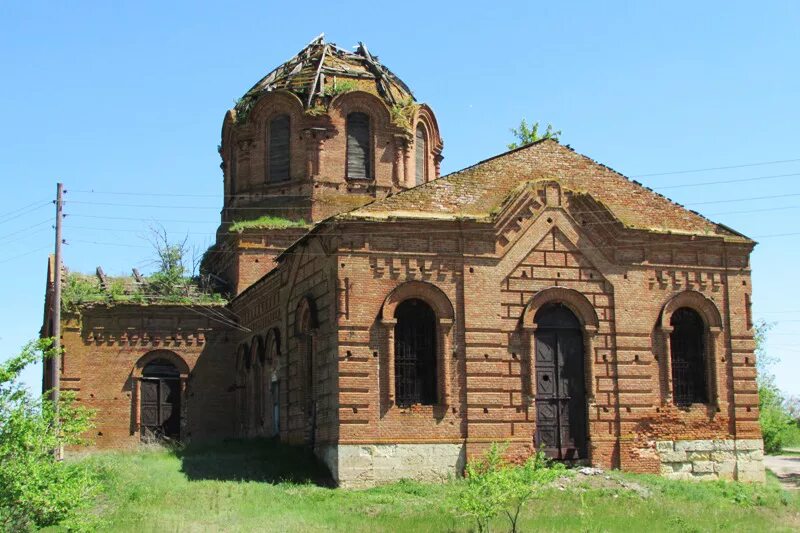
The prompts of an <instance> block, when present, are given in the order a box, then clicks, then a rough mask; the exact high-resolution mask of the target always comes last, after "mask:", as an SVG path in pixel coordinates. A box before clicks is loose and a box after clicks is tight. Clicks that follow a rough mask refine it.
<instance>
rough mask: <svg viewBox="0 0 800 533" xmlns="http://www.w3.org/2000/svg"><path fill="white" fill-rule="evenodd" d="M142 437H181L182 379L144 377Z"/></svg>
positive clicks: (142, 386) (142, 388) (142, 390)
mask: <svg viewBox="0 0 800 533" xmlns="http://www.w3.org/2000/svg"><path fill="white" fill-rule="evenodd" d="M140 391H141V396H142V399H141V422H142V438H143V439H144V440H147V439H150V438H161V437H169V438H173V439H178V438H180V419H181V415H180V410H181V408H180V402H181V400H180V395H181V391H180V381H179V380H177V379H161V378H142V383H141V387H140Z"/></svg>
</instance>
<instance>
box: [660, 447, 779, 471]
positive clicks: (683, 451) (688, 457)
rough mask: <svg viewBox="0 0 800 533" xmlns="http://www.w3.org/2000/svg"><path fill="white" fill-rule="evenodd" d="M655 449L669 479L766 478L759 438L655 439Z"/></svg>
mask: <svg viewBox="0 0 800 533" xmlns="http://www.w3.org/2000/svg"><path fill="white" fill-rule="evenodd" d="M656 451H657V452H658V457H659V459H660V461H661V474H662V475H663V476H665V477H667V478H670V479H692V480H694V479H697V480H702V479H730V480H738V481H748V482H763V481H764V479H765V473H764V443H763V441H761V440H760V439H740V440H675V441H672V440H665V441H658V442H656Z"/></svg>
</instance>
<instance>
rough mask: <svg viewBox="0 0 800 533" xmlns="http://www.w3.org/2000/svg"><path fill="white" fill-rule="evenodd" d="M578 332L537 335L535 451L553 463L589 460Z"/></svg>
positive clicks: (546, 332) (542, 333) (538, 332)
mask: <svg viewBox="0 0 800 533" xmlns="http://www.w3.org/2000/svg"><path fill="white" fill-rule="evenodd" d="M583 364H584V362H583V339H582V338H581V332H580V331H579V330H572V329H552V330H538V331H537V332H536V359H535V365H536V447H537V449H542V450H543V451H544V453H545V454H547V455H548V456H549V457H552V458H554V459H582V458H585V457H586V422H587V420H586V386H585V381H584V367H583Z"/></svg>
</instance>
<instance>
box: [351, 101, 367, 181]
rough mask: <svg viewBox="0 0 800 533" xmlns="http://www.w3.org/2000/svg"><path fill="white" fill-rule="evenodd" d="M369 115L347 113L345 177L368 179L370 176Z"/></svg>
mask: <svg viewBox="0 0 800 533" xmlns="http://www.w3.org/2000/svg"><path fill="white" fill-rule="evenodd" d="M369 139H370V134H369V115H367V114H366V113H358V112H356V113H350V114H349V115H347V177H348V178H353V179H369V178H370V177H371V176H370V170H371V169H370V164H369V160H370V146H369V145H370V142H369Z"/></svg>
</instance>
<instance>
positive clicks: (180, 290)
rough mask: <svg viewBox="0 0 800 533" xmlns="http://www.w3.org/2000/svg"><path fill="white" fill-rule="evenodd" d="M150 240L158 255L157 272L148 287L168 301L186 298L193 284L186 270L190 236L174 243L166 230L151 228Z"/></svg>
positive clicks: (149, 280) (148, 280)
mask: <svg viewBox="0 0 800 533" xmlns="http://www.w3.org/2000/svg"><path fill="white" fill-rule="evenodd" d="M149 240H150V244H151V245H152V246H153V250H154V251H155V253H156V260H155V265H156V271H155V272H154V273H153V274H152V275H151V276H149V277H148V279H147V285H148V287H149V288H150V290H152V291H153V293H155V294H156V295H158V296H162V297H164V298H166V299H168V300H169V299H181V298H185V297H186V296H187V295H188V293H189V290H190V286H191V284H192V280H191V278H190V277H189V276H187V270H188V269H187V268H186V256H187V254H188V253H189V248H188V245H187V242H188V241H189V236H188V235H187V236H186V237H185V238H184V239H183V241H180V242H173V241H171V240H170V238H169V235H168V234H167V230H166V228H164V227H163V226H151V227H150V237H149ZM192 267H193V268H194V267H195V265H194V264H193V265H192Z"/></svg>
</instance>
